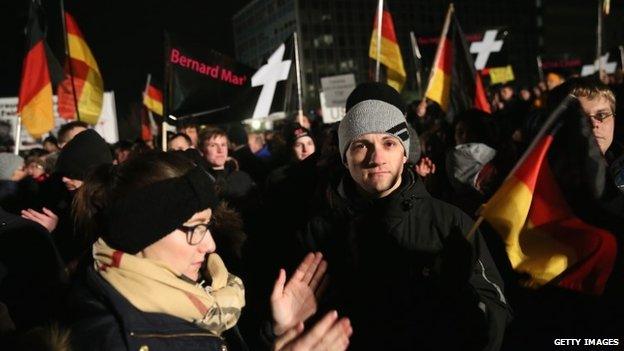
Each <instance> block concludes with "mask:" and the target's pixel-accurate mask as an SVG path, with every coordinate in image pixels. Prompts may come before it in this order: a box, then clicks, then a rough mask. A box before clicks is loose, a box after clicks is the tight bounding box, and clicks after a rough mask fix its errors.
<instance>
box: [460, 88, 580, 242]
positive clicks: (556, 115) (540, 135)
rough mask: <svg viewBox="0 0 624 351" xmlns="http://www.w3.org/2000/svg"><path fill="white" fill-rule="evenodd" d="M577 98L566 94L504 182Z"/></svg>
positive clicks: (477, 221)
mask: <svg viewBox="0 0 624 351" xmlns="http://www.w3.org/2000/svg"><path fill="white" fill-rule="evenodd" d="M575 100H576V97H575V96H574V95H571V94H570V95H568V96H566V97H565V99H563V101H561V102H560V103H559V105H558V106H557V108H556V109H555V110H554V111H553V112H551V113H550V115H549V116H548V119H546V122H544V125H542V128H541V129H540V130H539V132H538V133H537V135H535V137H534V138H533V141H531V144H530V145H529V147H528V148H527V149H526V151H525V152H524V154H522V157H520V159H519V160H518V162H516V164H515V165H514V167H513V168H512V170H511V171H510V172H509V174H507V177H506V178H505V180H504V181H503V183H504V182H505V181H507V180H508V179H509V178H510V177H511V176H512V175H513V174H514V173H516V171H517V170H518V168H520V166H521V165H522V164H523V163H524V161H525V160H526V159H527V158H528V157H529V155H530V154H531V153H532V152H533V149H535V147H536V146H537V145H538V144H539V143H540V142H541V140H542V138H543V137H544V135H546V133H547V132H548V131H550V130H551V129H552V127H553V125H554V124H555V123H557V121H558V120H559V117H560V116H561V114H562V113H563V112H564V111H565V110H567V109H568V107H570V104H571V103H572V101H575ZM484 206H485V204H483V205H481V207H479V209H478V210H477V215H479V218H477V220H476V221H475V224H474V225H473V226H472V228H470V231H469V232H468V234H467V235H466V239H468V240H470V239H471V238H472V236H473V235H474V234H475V232H476V231H477V229H478V228H479V226H480V225H481V223H482V222H483V219H484V218H483V216H481V212H482V211H483V207H484Z"/></svg>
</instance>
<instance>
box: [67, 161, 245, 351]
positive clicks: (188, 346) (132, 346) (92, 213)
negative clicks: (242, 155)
mask: <svg viewBox="0 0 624 351" xmlns="http://www.w3.org/2000/svg"><path fill="white" fill-rule="evenodd" d="M74 206H75V212H76V215H77V223H78V224H79V225H80V226H81V228H85V230H88V231H91V232H92V233H94V234H97V235H98V239H97V241H96V242H95V243H94V244H93V249H92V253H93V261H94V264H93V266H91V267H89V268H87V269H86V272H85V273H86V274H85V275H84V276H82V277H81V278H79V279H78V282H77V284H76V286H75V287H74V288H73V290H72V292H71V294H70V297H69V298H68V307H69V310H70V318H69V323H68V324H69V325H70V327H71V333H72V344H73V345H72V348H73V349H74V350H94V349H100V350H139V349H147V348H149V349H151V350H219V351H220V350H223V348H224V347H225V345H226V343H225V341H224V332H225V331H226V330H229V329H231V328H233V327H234V326H235V325H236V323H237V321H238V318H239V317H240V313H241V309H242V307H243V306H244V304H245V300H244V288H243V285H242V281H241V280H240V278H238V277H236V276H235V275H233V274H231V273H229V272H228V269H227V268H226V266H225V264H224V263H223V261H222V260H221V258H220V256H219V255H217V254H216V253H215V250H216V248H217V244H216V243H217V242H224V241H227V240H230V239H225V238H218V237H217V235H216V233H213V232H212V231H211V229H213V228H214V227H215V225H216V223H215V221H216V220H218V218H219V214H218V212H220V211H221V207H220V206H219V201H218V199H217V197H216V194H215V192H214V188H213V183H212V182H211V181H210V180H209V178H208V177H207V176H206V174H205V171H204V170H203V169H201V168H199V167H196V166H194V165H193V164H192V163H191V162H189V161H188V160H187V159H184V158H182V157H180V156H178V155H175V154H171V153H154V154H151V153H148V154H145V155H139V156H137V157H135V158H133V159H132V160H129V161H128V162H126V163H124V164H123V165H121V166H119V167H117V168H112V166H109V165H104V166H101V167H99V168H98V169H96V170H95V171H94V172H93V173H92V174H91V175H90V176H88V177H87V178H86V179H85V182H84V184H83V186H82V187H81V188H80V190H79V192H78V194H77V195H76V201H75V202H74ZM204 272H206V275H204ZM204 277H205V278H204ZM204 279H209V281H210V282H209V283H204V281H203V280H204Z"/></svg>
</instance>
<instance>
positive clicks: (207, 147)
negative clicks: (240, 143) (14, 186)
mask: <svg viewBox="0 0 624 351" xmlns="http://www.w3.org/2000/svg"><path fill="white" fill-rule="evenodd" d="M199 142H200V145H201V152H202V153H203V155H204V158H205V159H206V161H207V162H208V164H209V165H210V169H209V170H208V172H209V173H210V175H211V176H212V177H213V178H214V180H215V182H216V187H217V189H219V196H220V197H222V198H223V199H225V200H228V201H229V202H230V203H232V204H233V205H234V207H236V208H237V209H239V210H240V209H242V208H244V207H245V206H244V205H245V201H246V200H247V197H248V196H249V195H250V193H251V192H252V190H253V189H255V184H254V182H253V180H252V179H251V177H250V176H249V174H247V173H245V172H243V171H240V170H238V167H237V165H236V161H230V162H228V161H229V159H228V153H229V151H228V137H227V134H226V133H225V132H224V131H223V130H221V129H218V128H208V129H205V130H204V131H203V132H202V134H201V135H200V137H199Z"/></svg>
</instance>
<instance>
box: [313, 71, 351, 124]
mask: <svg viewBox="0 0 624 351" xmlns="http://www.w3.org/2000/svg"><path fill="white" fill-rule="evenodd" d="M321 87H322V89H323V91H322V92H320V93H319V98H320V100H321V109H322V111H323V122H324V123H334V122H338V121H340V120H341V119H342V118H343V117H344V114H345V104H346V102H347V97H349V94H351V92H352V91H353V89H355V75H353V74H341V75H338V76H330V77H323V78H321Z"/></svg>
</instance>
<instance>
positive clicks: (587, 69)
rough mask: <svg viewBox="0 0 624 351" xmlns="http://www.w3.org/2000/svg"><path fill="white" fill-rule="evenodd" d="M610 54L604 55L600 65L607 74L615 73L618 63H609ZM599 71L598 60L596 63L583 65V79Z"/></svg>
mask: <svg viewBox="0 0 624 351" xmlns="http://www.w3.org/2000/svg"><path fill="white" fill-rule="evenodd" d="M609 55H610V54H609V53H608V52H607V53H606V54H604V55H602V56H601V57H600V63H601V64H602V67H604V70H605V72H606V73H607V74H613V73H615V70H616V69H617V61H613V62H609ZM597 71H598V60H595V61H594V63H590V64H588V65H583V68H581V77H585V76H591V75H592V74H594V73H596V72H597Z"/></svg>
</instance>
